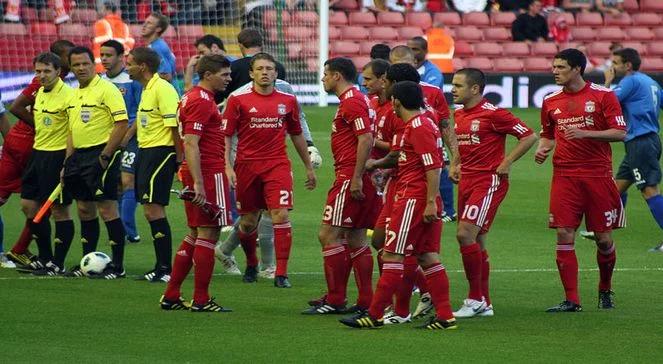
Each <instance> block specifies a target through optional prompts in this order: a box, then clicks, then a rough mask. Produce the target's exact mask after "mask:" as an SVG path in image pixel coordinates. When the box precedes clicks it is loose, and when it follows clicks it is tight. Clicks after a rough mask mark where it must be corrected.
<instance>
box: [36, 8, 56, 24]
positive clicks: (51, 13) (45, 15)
mask: <svg viewBox="0 0 663 364" xmlns="http://www.w3.org/2000/svg"><path fill="white" fill-rule="evenodd" d="M37 17H38V21H40V22H43V23H52V22H53V20H54V19H55V9H53V8H49V7H46V8H42V9H40V10H38V11H37Z"/></svg>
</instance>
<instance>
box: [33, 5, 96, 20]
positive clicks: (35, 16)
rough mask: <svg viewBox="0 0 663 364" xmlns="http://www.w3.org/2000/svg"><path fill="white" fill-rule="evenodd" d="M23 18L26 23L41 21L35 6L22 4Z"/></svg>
mask: <svg viewBox="0 0 663 364" xmlns="http://www.w3.org/2000/svg"><path fill="white" fill-rule="evenodd" d="M95 15H96V14H95ZM21 19H23V21H24V22H25V23H26V24H30V23H36V22H38V21H39V15H38V14H37V10H36V9H35V8H30V7H27V6H21Z"/></svg>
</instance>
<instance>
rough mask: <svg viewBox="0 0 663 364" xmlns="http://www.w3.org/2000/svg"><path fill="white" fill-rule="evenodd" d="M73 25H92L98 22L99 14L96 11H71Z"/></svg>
mask: <svg viewBox="0 0 663 364" xmlns="http://www.w3.org/2000/svg"><path fill="white" fill-rule="evenodd" d="M71 21H72V22H73V23H84V24H92V23H94V22H96V21H97V12H96V11H95V10H94V9H73V10H72V11H71Z"/></svg>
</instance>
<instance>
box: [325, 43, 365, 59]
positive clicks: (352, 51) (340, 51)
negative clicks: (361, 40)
mask: <svg viewBox="0 0 663 364" xmlns="http://www.w3.org/2000/svg"><path fill="white" fill-rule="evenodd" d="M359 51H360V48H359V44H358V43H355V42H348V41H338V42H333V43H329V52H330V53H331V54H333V55H344V56H349V55H357V54H359Z"/></svg>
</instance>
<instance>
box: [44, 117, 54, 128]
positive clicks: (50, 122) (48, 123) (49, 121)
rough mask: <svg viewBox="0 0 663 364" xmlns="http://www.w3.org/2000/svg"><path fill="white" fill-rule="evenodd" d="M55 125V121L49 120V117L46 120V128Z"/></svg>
mask: <svg viewBox="0 0 663 364" xmlns="http://www.w3.org/2000/svg"><path fill="white" fill-rule="evenodd" d="M52 124H53V120H51V118H49V117H48V116H47V117H45V118H44V125H46V126H51V125H52Z"/></svg>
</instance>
